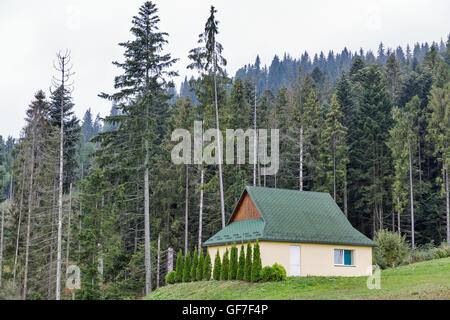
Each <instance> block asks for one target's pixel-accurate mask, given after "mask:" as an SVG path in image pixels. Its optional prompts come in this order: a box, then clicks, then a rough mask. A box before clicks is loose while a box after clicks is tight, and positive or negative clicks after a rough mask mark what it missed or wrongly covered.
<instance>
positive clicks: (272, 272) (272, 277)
mask: <svg viewBox="0 0 450 320" xmlns="http://www.w3.org/2000/svg"><path fill="white" fill-rule="evenodd" d="M285 279H286V269H284V267H283V266H282V265H280V264H278V263H274V265H273V266H271V267H270V266H266V267H264V268H262V269H261V273H260V281H263V282H267V281H283V280H285Z"/></svg>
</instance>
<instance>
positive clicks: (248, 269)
mask: <svg viewBox="0 0 450 320" xmlns="http://www.w3.org/2000/svg"><path fill="white" fill-rule="evenodd" d="M251 279H252V245H251V244H250V241H249V242H248V243H247V252H246V256H245V266H244V280H245V281H248V282H250V281H251Z"/></svg>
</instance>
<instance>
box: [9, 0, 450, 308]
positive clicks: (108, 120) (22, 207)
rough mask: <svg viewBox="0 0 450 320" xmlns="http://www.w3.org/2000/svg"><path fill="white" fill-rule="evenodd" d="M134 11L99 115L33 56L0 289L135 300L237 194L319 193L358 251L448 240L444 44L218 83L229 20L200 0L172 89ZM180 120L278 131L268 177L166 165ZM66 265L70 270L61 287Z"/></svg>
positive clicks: (290, 60)
mask: <svg viewBox="0 0 450 320" xmlns="http://www.w3.org/2000/svg"><path fill="white" fill-rule="evenodd" d="M135 9H136V10H135V16H133V17H129V20H130V22H131V23H132V27H131V29H130V30H129V37H128V38H127V39H123V42H121V43H119V44H114V45H118V46H120V47H121V49H122V50H123V57H122V58H121V59H120V60H118V61H111V62H112V63H113V64H114V66H115V69H116V71H117V76H116V77H115V78H112V79H110V81H111V83H113V84H114V90H112V91H111V92H98V95H99V97H101V98H102V99H105V101H107V102H108V103H109V104H110V106H111V110H110V113H109V115H100V114H95V112H93V111H92V110H91V109H90V108H86V109H84V110H86V111H85V113H84V116H83V117H82V118H77V116H76V114H75V112H74V106H75V103H74V98H75V97H76V96H75V95H76V92H77V91H76V90H74V89H76V86H77V83H76V82H75V83H74V82H73V74H74V72H76V71H77V68H78V65H77V61H76V60H75V59H73V57H72V55H71V51H70V48H69V49H67V50H66V49H62V50H61V51H59V52H57V53H56V52H55V56H54V57H50V58H54V60H55V65H54V72H53V74H54V76H53V78H50V79H48V82H47V83H42V90H39V91H37V92H24V93H23V94H24V95H27V96H29V105H28V106H23V107H24V110H25V107H26V111H25V113H23V115H22V118H25V120H26V122H25V126H24V127H23V129H22V131H21V132H20V137H16V138H13V137H12V136H8V137H2V136H0V215H1V217H0V235H1V246H0V288H1V289H0V292H2V290H3V292H7V293H6V295H8V296H9V297H17V298H18V299H26V300H34V299H50V300H53V299H56V300H60V299H61V300H62V299H68V300H69V299H76V300H80V299H105V300H106V299H129V298H135V297H142V296H144V295H146V294H149V293H150V292H152V290H155V289H156V288H158V287H160V286H164V285H165V276H166V274H167V272H168V266H169V265H171V266H172V267H173V268H174V267H175V261H176V260H177V256H178V255H179V254H181V252H187V251H190V252H193V251H194V249H196V248H197V249H200V248H201V247H202V243H203V242H204V241H206V240H207V239H208V238H210V237H211V236H212V235H214V234H215V233H216V232H218V231H219V230H220V229H221V228H223V227H224V225H225V223H226V222H227V221H228V219H229V218H230V215H231V214H232V211H233V209H234V206H235V205H236V203H237V201H238V200H239V197H240V195H241V193H242V190H243V189H244V187H245V186H253V185H254V186H262V187H270V188H284V189H293V190H304V191H318V192H327V193H329V194H330V195H331V196H332V197H333V198H334V200H335V201H336V203H337V204H338V206H339V207H340V208H341V210H342V211H343V212H344V214H345V215H346V217H347V218H348V220H349V221H350V223H351V224H352V225H353V226H354V227H355V228H356V229H357V230H359V231H360V232H362V233H363V234H364V235H366V236H368V237H369V238H371V239H372V238H373V237H374V236H375V234H376V233H377V232H379V231H380V230H388V231H390V232H394V233H399V234H401V235H404V236H405V237H406V240H407V242H408V244H409V246H410V247H411V248H412V249H414V248H421V247H423V246H427V245H430V244H431V245H434V246H438V245H440V244H443V243H444V244H445V243H447V244H450V199H449V197H450V196H449V192H450V183H449V178H450V173H449V170H450V34H449V36H448V38H446V39H429V42H424V43H411V44H410V45H407V46H406V47H402V46H397V47H393V48H390V47H386V46H385V45H384V44H383V42H382V41H383V39H379V40H380V42H379V46H378V50H377V51H375V52H374V51H371V50H366V49H364V48H361V49H360V50H358V51H350V50H349V49H347V48H346V47H343V49H342V50H341V51H340V52H337V51H332V50H330V51H327V50H328V48H323V50H324V51H321V52H319V53H314V52H307V51H304V52H303V53H302V54H301V55H300V56H291V55H290V54H288V53H285V54H284V55H283V56H278V55H275V56H274V57H273V59H272V61H271V63H270V64H269V65H263V63H262V62H261V59H260V56H258V55H257V56H256V57H255V59H254V62H249V63H248V64H246V65H243V66H242V67H241V68H239V69H238V70H237V71H236V72H235V74H229V73H228V71H227V70H228V69H227V61H231V60H232V59H233V57H232V56H225V55H224V47H223V46H222V44H221V32H220V31H221V28H225V26H226V25H227V24H231V23H233V22H232V21H226V20H223V19H221V10H220V7H217V8H216V7H214V6H208V5H206V3H205V7H204V12H203V13H202V17H204V21H203V22H202V25H203V26H204V28H203V29H201V30H198V34H199V36H198V42H197V43H195V42H194V43H192V49H191V50H190V51H189V52H186V57H187V58H188V59H189V62H190V63H189V65H188V69H189V70H190V72H192V74H193V76H192V77H191V76H189V77H185V78H184V81H181V86H178V87H179V88H177V87H176V86H175V82H174V78H175V77H178V76H179V72H180V70H176V68H174V64H175V63H176V62H177V60H178V59H179V58H180V57H176V56H174V55H173V54H171V53H170V51H169V50H167V47H168V43H169V41H170V35H169V34H168V33H166V32H165V30H164V29H163V28H162V27H161V22H160V18H159V12H158V6H157V4H155V3H154V2H151V1H150V2H145V3H144V2H143V3H142V5H141V6H140V7H137V8H135ZM219 21H220V23H219ZM124 28H125V29H126V28H127V27H126V26H124ZM448 31H450V30H448ZM238 36H239V35H237V37H238ZM256 50H257V48H256ZM182 79H183V78H182ZM49 87H50V90H48V88H49ZM75 100H76V99H75ZM3 107H4V106H1V108H3ZM5 107H6V106H5ZM195 121H200V122H201V123H202V124H203V128H205V129H206V128H213V129H216V130H220V131H221V132H222V133H223V136H225V130H226V129H237V128H243V129H244V130H246V129H248V128H255V129H256V128H258V129H267V130H268V131H270V129H278V130H279V169H278V171H277V172H276V174H273V175H263V174H262V168H261V165H260V163H259V162H257V163H251V162H250V161H246V163H245V164H239V163H235V164H228V163H226V162H225V161H223V162H222V163H219V165H216V164H205V163H202V164H197V163H194V164H174V163H173V161H172V160H171V153H172V150H173V148H174V147H175V145H177V144H178V143H179V141H174V139H172V132H173V131H174V130H175V129H177V128H183V129H186V130H188V131H189V132H193V131H194V122H195ZM249 143H250V142H249ZM217 150H218V153H219V158H220V157H222V158H223V159H225V155H223V154H221V155H220V153H221V151H223V152H225V147H224V148H223V150H220V148H218V149H217ZM246 156H247V155H246ZM251 157H253V155H248V158H249V159H248V160H250V158H251ZM239 245H240V244H239ZM180 250H181V251H180ZM211 258H214V257H211ZM169 260H170V261H169ZM71 265H76V266H78V267H79V268H80V272H81V288H80V289H78V290H75V291H74V292H72V291H70V290H68V289H67V288H66V286H65V283H66V273H67V270H68V268H69V267H70V266H71ZM72 293H73V296H72Z"/></svg>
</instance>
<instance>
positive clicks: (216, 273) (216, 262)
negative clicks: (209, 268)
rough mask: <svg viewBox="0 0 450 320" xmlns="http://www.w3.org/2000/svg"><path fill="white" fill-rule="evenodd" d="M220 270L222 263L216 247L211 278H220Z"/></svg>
mask: <svg viewBox="0 0 450 320" xmlns="http://www.w3.org/2000/svg"><path fill="white" fill-rule="evenodd" d="M220 270H222V263H221V262H220V254H219V249H217V253H216V258H215V259H214V271H213V279H214V280H220Z"/></svg>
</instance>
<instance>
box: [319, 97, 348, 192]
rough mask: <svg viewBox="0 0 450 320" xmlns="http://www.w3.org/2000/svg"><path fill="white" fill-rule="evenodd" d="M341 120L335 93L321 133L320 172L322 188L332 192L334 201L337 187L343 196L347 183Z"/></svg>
mask: <svg viewBox="0 0 450 320" xmlns="http://www.w3.org/2000/svg"><path fill="white" fill-rule="evenodd" d="M342 122H343V114H342V112H341V107H340V105H339V103H338V102H337V98H336V95H333V96H332V98H331V104H330V109H329V112H328V113H327V115H326V119H325V125H324V130H323V131H322V133H321V144H322V148H321V149H322V150H321V151H322V154H321V159H322V167H321V173H322V174H323V173H325V188H324V189H325V190H326V191H328V192H330V193H331V194H332V196H333V199H334V200H335V201H338V199H337V194H338V188H339V189H340V190H341V192H339V193H340V195H341V196H344V193H345V185H346V183H347V181H346V180H347V162H348V155H347V152H348V148H347V145H346V139H345V138H346V133H347V128H345V127H344V126H343V124H342ZM342 198H343V197H342Z"/></svg>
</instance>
